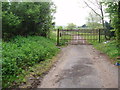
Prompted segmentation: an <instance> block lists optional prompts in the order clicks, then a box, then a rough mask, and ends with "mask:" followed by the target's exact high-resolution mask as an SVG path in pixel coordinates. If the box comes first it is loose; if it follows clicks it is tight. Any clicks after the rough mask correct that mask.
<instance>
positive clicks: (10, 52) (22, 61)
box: [2, 36, 59, 88]
mask: <svg viewBox="0 0 120 90" xmlns="http://www.w3.org/2000/svg"><path fill="white" fill-rule="evenodd" d="M2 46H3V48H2V49H3V50H2V56H3V60H2V61H3V62H2V86H3V87H4V88H7V87H12V86H15V85H17V84H20V83H21V82H25V79H24V77H25V75H26V74H27V73H28V71H29V70H30V68H31V67H33V66H34V65H36V64H38V63H41V62H42V63H44V64H40V65H43V66H42V68H44V70H46V67H47V66H48V67H49V65H48V64H50V63H51V61H50V60H51V58H52V57H53V56H54V55H56V53H57V52H58V51H59V50H58V48H57V47H56V45H55V40H52V39H47V38H44V37H39V36H28V37H26V38H25V37H21V36H18V37H16V38H15V39H13V40H11V41H10V42H3V43H2ZM49 59H50V60H49ZM45 64H46V65H47V66H46V65H45ZM44 66H45V67H44ZM42 71H43V70H42ZM43 72H44V71H43ZM43 72H41V73H43Z"/></svg>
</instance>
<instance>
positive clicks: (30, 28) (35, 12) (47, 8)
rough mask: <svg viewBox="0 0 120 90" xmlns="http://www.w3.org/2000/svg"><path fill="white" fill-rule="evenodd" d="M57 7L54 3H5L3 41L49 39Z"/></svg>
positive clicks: (3, 8)
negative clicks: (26, 38) (12, 39)
mask: <svg viewBox="0 0 120 90" xmlns="http://www.w3.org/2000/svg"><path fill="white" fill-rule="evenodd" d="M54 12H55V5H54V4H53V3H52V2H11V3H9V2H3V3H2V31H3V33H2V34H3V35H2V36H3V39H4V40H8V39H10V38H12V37H14V36H17V35H21V36H27V35H39V36H44V37H48V36H49V32H50V30H51V28H52V27H53V25H52V24H53V23H52V19H53V15H52V14H53V13H54Z"/></svg>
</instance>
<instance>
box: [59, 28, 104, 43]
mask: <svg viewBox="0 0 120 90" xmlns="http://www.w3.org/2000/svg"><path fill="white" fill-rule="evenodd" d="M104 37H105V36H104V29H79V30H78V29H74V30H59V29H58V30H57V45H59V44H60V43H67V44H74V45H76V44H81V45H88V44H91V42H100V41H102V40H104Z"/></svg>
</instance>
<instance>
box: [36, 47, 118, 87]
mask: <svg viewBox="0 0 120 90" xmlns="http://www.w3.org/2000/svg"><path fill="white" fill-rule="evenodd" d="M58 56H59V57H58V58H57V59H58V62H57V63H56V64H55V66H54V67H53V68H52V69H51V70H50V71H49V73H48V74H47V75H46V76H45V77H44V78H43V80H42V82H41V84H40V85H39V86H38V88H118V68H117V67H116V66H114V65H113V64H111V63H110V60H109V58H108V57H107V56H106V55H104V54H103V53H100V52H99V51H97V50H96V49H94V48H93V46H92V45H68V46H67V47H64V48H62V51H61V53H60V54H59V55H58Z"/></svg>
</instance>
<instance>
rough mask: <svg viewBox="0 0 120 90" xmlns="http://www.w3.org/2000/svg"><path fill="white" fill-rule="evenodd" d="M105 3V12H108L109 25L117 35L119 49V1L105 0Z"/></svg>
mask: <svg viewBox="0 0 120 90" xmlns="http://www.w3.org/2000/svg"><path fill="white" fill-rule="evenodd" d="M105 5H106V6H107V7H108V8H107V9H106V12H107V13H109V17H110V19H111V25H112V27H113V28H114V29H115V32H116V37H117V45H118V48H119V50H120V1H118V2H107V3H105Z"/></svg>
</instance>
